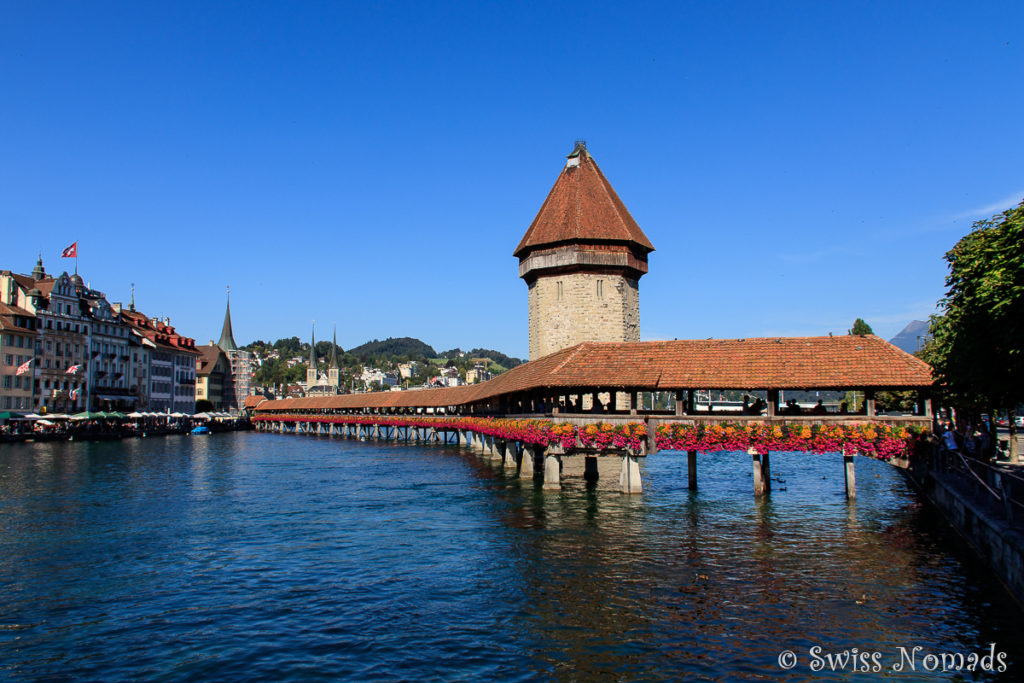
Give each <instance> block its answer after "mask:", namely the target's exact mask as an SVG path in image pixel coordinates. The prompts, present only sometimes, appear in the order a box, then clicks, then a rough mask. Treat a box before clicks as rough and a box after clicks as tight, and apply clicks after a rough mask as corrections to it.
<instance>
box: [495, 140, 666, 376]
mask: <svg viewBox="0 0 1024 683" xmlns="http://www.w3.org/2000/svg"><path fill="white" fill-rule="evenodd" d="M652 251H654V246H653V245H652V244H651V242H650V240H648V239H647V236H646V235H644V233H643V231H642V230H641V229H640V226H639V225H637V223H636V221H635V220H634V219H633V217H632V216H631V215H630V213H629V211H628V210H627V209H626V206H625V204H624V203H623V202H622V200H621V199H620V198H619V196H618V194H617V193H616V192H615V189H614V188H613V187H612V186H611V184H610V183H609V182H608V180H607V178H605V177H604V174H603V173H602V172H601V169H600V168H599V167H598V165H597V162H596V161H594V159H593V157H591V156H590V154H589V152H588V151H587V147H586V144H585V143H583V142H582V141H580V142H577V143H576V146H575V148H574V149H573V151H572V153H571V154H570V155H569V157H568V160H567V161H566V164H565V166H564V168H563V169H562V172H561V173H560V174H559V176H558V179H557V180H556V181H555V185H554V187H552V188H551V192H550V193H548V197H547V199H545V200H544V204H543V205H541V208H540V211H539V212H538V213H537V216H536V217H535V218H534V219H533V222H532V223H531V224H530V227H529V229H528V230H527V231H526V234H525V235H524V236H523V239H522V240H521V241H520V242H519V246H517V247H516V250H515V252H514V255H515V256H516V257H517V258H518V259H519V276H520V277H521V278H523V280H525V281H526V284H527V287H528V290H529V293H528V302H529V321H530V322H529V325H530V360H536V359H537V358H540V357H542V356H546V355H548V354H550V353H554V352H555V351H558V350H560V349H563V348H566V347H568V346H573V345H575V344H578V343H580V342H584V341H617V342H621V341H639V340H640V290H639V281H640V277H641V276H642V275H644V274H645V273H646V272H647V255H648V254H649V253H650V252H652Z"/></svg>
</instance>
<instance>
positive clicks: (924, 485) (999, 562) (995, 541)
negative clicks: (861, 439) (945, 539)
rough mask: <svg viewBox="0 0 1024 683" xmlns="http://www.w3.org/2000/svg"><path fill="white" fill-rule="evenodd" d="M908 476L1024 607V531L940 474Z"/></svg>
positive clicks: (929, 473)
mask: <svg viewBox="0 0 1024 683" xmlns="http://www.w3.org/2000/svg"><path fill="white" fill-rule="evenodd" d="M908 477H909V478H910V480H911V481H912V482H913V483H914V484H916V485H917V486H918V488H919V490H920V491H921V492H922V493H923V494H924V496H925V497H926V498H927V499H928V500H929V501H930V502H931V503H932V504H933V505H934V506H935V507H936V508H937V509H938V510H939V511H940V512H941V513H942V515H943V517H945V519H946V520H947V521H948V522H949V523H950V524H951V525H952V526H953V528H954V529H956V530H957V532H958V533H959V534H960V535H961V536H962V537H963V538H964V539H965V540H966V541H967V543H968V544H969V545H970V546H971V547H972V548H973V549H974V551H975V552H976V553H977V554H978V555H979V556H980V557H981V559H982V561H984V562H985V564H987V565H988V566H989V567H990V568H991V569H992V570H993V571H994V572H995V573H996V575H997V576H998V577H999V579H1000V581H1001V582H1002V583H1003V585H1004V586H1005V587H1006V588H1007V590H1009V591H1010V593H1011V594H1012V595H1013V597H1014V598H1015V599H1016V600H1017V602H1018V604H1019V605H1020V606H1022V607H1024V534H1021V532H1020V531H1018V530H1017V529H1015V528H1013V526H1012V525H1011V524H1010V523H1009V522H1008V521H1007V520H1006V519H1005V518H1004V517H1003V516H1002V515H1000V514H999V513H998V512H995V511H993V510H992V509H989V508H986V507H985V506H983V505H982V504H980V503H979V502H978V501H977V499H974V498H972V497H970V496H969V495H967V494H966V493H965V492H964V491H962V490H961V489H959V488H957V487H956V486H954V485H952V484H951V483H949V482H948V481H945V480H944V479H943V478H942V477H941V475H936V474H935V473H934V472H928V473H926V474H925V475H924V476H923V477H921V478H915V477H913V476H912V475H910V474H909V473H908Z"/></svg>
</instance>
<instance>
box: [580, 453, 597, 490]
mask: <svg viewBox="0 0 1024 683" xmlns="http://www.w3.org/2000/svg"><path fill="white" fill-rule="evenodd" d="M598 478H599V475H598V470H597V456H596V455H587V456H584V458H583V480H584V481H586V482H587V483H590V484H593V483H596V482H597V480H598Z"/></svg>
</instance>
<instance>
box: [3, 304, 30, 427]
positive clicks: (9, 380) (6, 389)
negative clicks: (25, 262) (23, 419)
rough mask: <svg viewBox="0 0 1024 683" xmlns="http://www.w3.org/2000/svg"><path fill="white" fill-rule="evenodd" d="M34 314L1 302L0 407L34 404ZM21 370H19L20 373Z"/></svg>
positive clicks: (23, 407)
mask: <svg viewBox="0 0 1024 683" xmlns="http://www.w3.org/2000/svg"><path fill="white" fill-rule="evenodd" d="M35 326H36V317H35V315H33V314H32V313H31V312H30V311H27V310H25V309H23V308H19V307H17V306H8V305H7V304H2V303H0V410H2V411H11V410H22V411H29V410H32V409H33V408H34V401H33V393H34V392H33V374H34V369H33V368H32V366H33V365H34V364H35V361H34V358H35V340H36V330H35ZM19 372H20V374H19Z"/></svg>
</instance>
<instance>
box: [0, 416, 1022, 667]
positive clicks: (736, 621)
mask: <svg viewBox="0 0 1024 683" xmlns="http://www.w3.org/2000/svg"><path fill="white" fill-rule="evenodd" d="M772 464H773V475H774V476H775V477H778V478H779V479H780V480H784V482H785V485H784V486H782V485H781V484H780V485H779V486H777V487H776V489H775V490H773V492H772V493H771V496H770V497H769V498H767V499H764V500H762V501H755V499H754V497H753V494H752V490H751V489H752V484H751V479H750V473H749V471H748V469H749V460H748V458H747V457H746V456H745V455H743V454H713V455H707V454H701V456H700V459H699V463H698V467H699V472H700V480H699V486H700V488H699V490H698V491H696V492H694V491H690V490H689V489H688V488H687V485H686V464H685V456H683V455H682V454H672V453H662V454H659V455H657V456H652V457H650V458H648V459H646V461H645V462H644V463H643V465H642V466H643V470H644V472H643V476H644V482H645V487H646V488H645V492H644V493H643V494H642V495H633V496H627V495H621V494H619V493H617V492H614V491H613V490H609V489H613V488H614V484H615V482H616V481H617V477H618V459H607V460H606V461H604V462H602V463H600V465H601V471H600V476H601V480H600V481H599V482H598V483H597V485H588V484H587V482H585V481H584V480H583V477H582V472H583V467H582V464H581V463H577V464H574V465H570V466H569V467H567V470H566V471H567V472H569V473H570V476H567V477H566V480H565V482H564V483H565V486H564V488H563V490H562V491H560V492H559V491H556V492H551V491H544V490H542V489H541V488H540V486H539V482H538V481H536V480H522V479H520V478H519V477H518V476H517V475H516V474H515V473H514V472H511V471H509V470H506V469H505V468H504V467H502V466H501V464H500V463H493V462H491V461H488V460H485V459H484V458H482V457H480V456H478V455H476V454H473V453H471V452H469V451H466V450H464V449H459V448H455V447H440V446H431V447H422V446H417V445H414V444H396V443H360V442H356V441H351V440H344V439H340V438H329V437H305V438H297V437H292V436H285V435H274V434H255V433H240V434H224V435H216V436H214V437H207V438H203V439H199V438H190V437H166V438H156V439H147V440H132V441H124V442H120V443H95V444H90V443H82V444H59V443H48V444H24V445H17V446H16V447H14V448H7V447H5V448H4V450H3V451H2V452H0V582H2V583H3V585H4V586H5V587H8V588H7V590H5V591H4V592H3V594H2V596H0V644H2V645H3V646H4V647H3V652H4V653H5V654H4V655H2V660H0V666H2V667H4V670H5V671H6V672H8V673H9V674H10V675H12V676H14V677H19V676H20V677H25V678H45V677H53V676H59V675H65V676H68V677H70V678H102V679H104V680H138V679H150V678H163V679H170V680H178V679H202V680H243V679H244V680H292V679H294V680H338V679H358V680H393V679H396V678H397V679H423V678H436V679H445V680H450V679H455V680H468V679H474V680H475V679H478V678H481V677H485V676H487V677H492V678H495V677H498V678H502V679H512V680H535V679H537V678H554V679H567V680H606V679H617V680H664V679H682V678H703V679H708V680H774V679H776V678H778V677H779V675H780V673H781V671H780V669H779V668H778V665H777V657H778V654H779V652H780V651H781V650H783V649H791V650H793V651H794V652H795V653H797V655H798V658H799V659H798V668H796V669H794V671H793V672H792V673H795V674H801V676H803V677H806V676H809V675H810V673H811V672H810V670H809V669H808V664H809V662H810V658H809V655H808V651H809V649H810V648H811V647H813V646H821V647H822V648H823V650H824V651H825V652H841V651H842V650H844V649H849V648H854V647H856V648H859V649H860V650H861V651H864V650H870V651H878V652H880V653H882V662H883V663H884V664H885V665H886V666H887V667H888V666H891V665H892V664H895V663H897V662H898V661H899V659H898V648H899V647H901V646H902V647H907V648H912V647H914V646H921V647H922V648H924V652H936V653H942V652H965V653H966V652H973V651H980V650H983V649H984V648H985V647H987V645H988V643H990V642H996V643H997V644H998V647H999V649H1001V650H1003V651H1005V652H1007V653H1008V654H1009V656H1010V663H1011V665H1012V666H1013V670H1014V671H1018V672H1019V664H1018V663H1017V662H1015V661H1014V660H1015V659H1017V658H1018V655H1019V653H1024V647H1022V645H1024V636H1022V635H1021V631H1020V629H1019V628H1018V626H1017V624H1018V622H1019V618H1020V613H1019V611H1018V610H1017V609H1016V607H1015V606H1013V605H1011V604H1010V603H1009V600H1008V598H1007V596H1006V594H1005V593H1004V592H1002V589H1001V588H999V587H998V586H995V585H993V583H994V579H993V577H992V576H991V574H989V573H988V572H987V571H986V570H985V569H984V568H983V567H981V566H979V564H978V563H977V562H976V561H975V560H974V559H973V557H972V556H971V555H970V553H969V552H967V551H966V550H965V549H964V548H963V547H962V546H961V545H960V544H959V542H958V541H957V540H956V539H955V538H952V532H951V531H950V530H949V529H948V528H947V527H945V526H944V525H942V524H941V522H940V521H937V520H936V519H934V517H933V516H932V515H931V513H930V511H929V510H928V509H927V508H924V507H922V506H921V505H920V504H919V503H918V502H917V500H916V499H915V497H914V495H913V493H912V492H911V491H909V490H908V488H907V487H906V484H905V483H904V482H903V480H902V479H901V478H900V477H899V476H898V475H897V474H896V472H895V471H894V470H892V468H890V467H889V466H887V465H884V464H881V463H876V462H873V461H866V460H865V461H858V486H859V488H858V498H857V499H856V501H854V502H848V501H847V500H846V498H845V495H844V492H843V485H842V471H841V461H840V460H839V459H838V458H829V457H828V456H807V455H799V454H784V453H780V454H774V455H773V463H772ZM576 465H579V467H576ZM538 476H539V473H538ZM97 643H102V644H103V647H97V646H96V644H97ZM825 674H828V675H826V677H829V676H831V677H834V678H838V679H846V678H850V677H856V675H855V674H852V673H850V672H849V671H847V672H838V673H835V674H829V672H825ZM820 675H824V674H815V676H820ZM913 675H917V676H920V677H922V678H923V677H927V678H929V679H932V678H933V676H932V675H931V674H928V673H927V672H921V671H919V672H917V673H916V674H913ZM913 675H910V676H908V672H902V673H901V675H900V676H899V678H900V680H907V679H908V678H909V679H913ZM950 675H951V674H947V675H946V677H947V678H948V677H949V676H950ZM1007 675H1014V674H1012V673H1008V674H1007Z"/></svg>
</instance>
